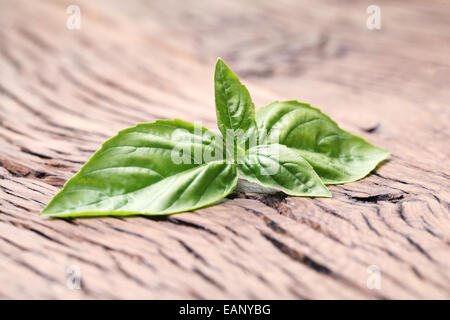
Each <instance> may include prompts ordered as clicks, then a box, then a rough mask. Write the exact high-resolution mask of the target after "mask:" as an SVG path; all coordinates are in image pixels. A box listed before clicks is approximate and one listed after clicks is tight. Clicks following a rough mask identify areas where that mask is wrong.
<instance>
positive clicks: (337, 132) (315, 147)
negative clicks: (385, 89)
mask: <svg viewBox="0 0 450 320" xmlns="http://www.w3.org/2000/svg"><path fill="white" fill-rule="evenodd" d="M256 121H257V124H258V130H260V133H259V135H260V140H264V138H265V137H268V138H267V139H266V140H267V141H266V142H265V143H280V144H283V145H285V146H287V147H290V148H294V149H295V150H297V151H298V152H299V153H300V155H301V156H302V157H303V158H304V159H305V160H307V161H308V162H309V163H310V164H311V166H312V167H313V168H314V170H315V171H316V172H317V174H318V175H319V176H320V178H321V179H322V180H323V182H324V183H326V184H339V183H346V182H352V181H356V180H359V179H361V178H363V177H365V176H366V175H367V174H369V173H370V172H371V171H372V170H373V169H374V168H375V167H376V166H377V164H378V163H379V162H381V161H382V160H384V159H386V158H387V157H388V156H389V152H388V151H386V150H383V149H381V148H378V147H376V146H374V145H372V144H370V143H368V142H367V141H365V140H364V139H363V138H361V137H358V136H355V135H353V134H351V133H349V132H347V131H344V130H342V129H341V128H339V126H338V125H337V124H336V123H335V122H334V121H333V120H331V119H330V118H329V117H328V116H326V115H325V114H323V113H322V112H320V110H319V109H316V108H313V107H311V106H310V105H308V104H305V103H300V102H298V101H284V102H279V101H275V102H273V103H271V104H269V105H267V106H265V107H262V108H260V109H258V111H257V112H256Z"/></svg>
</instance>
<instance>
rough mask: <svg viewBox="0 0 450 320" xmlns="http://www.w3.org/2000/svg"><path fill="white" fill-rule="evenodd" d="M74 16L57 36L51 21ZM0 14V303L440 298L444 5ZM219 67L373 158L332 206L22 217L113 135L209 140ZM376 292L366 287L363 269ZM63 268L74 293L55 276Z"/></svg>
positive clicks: (32, 6) (448, 291)
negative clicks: (294, 106)
mask: <svg viewBox="0 0 450 320" xmlns="http://www.w3.org/2000/svg"><path fill="white" fill-rule="evenodd" d="M70 4H77V5H79V6H80V8H81V19H82V21H81V30H73V31H71V30H68V29H67V28H66V19H67V17H68V15H67V13H66V8H67V6H68V5H70ZM370 4H372V1H370V3H369V2H368V1H339V4H337V3H336V2H335V1H331V0H330V1H320V2H319V1H314V2H307V1H294V0H292V1H279V2H276V1H258V2H254V1H237V0H236V1H234V0H233V1H231V0H228V1H201V0H197V1H182V2H179V1H175V0H161V1H106V0H104V1H98V0H96V1H74V3H72V2H66V1H12V0H0V150H1V151H0V162H1V166H0V199H1V200H0V297H1V298H150V299H159V298H168V299H173V298H220V299H221V298H369V299H370V298H446V299H448V298H450V214H449V207H450V193H449V187H450V182H449V178H450V171H449V169H450V167H449V142H450V139H449V138H450V131H449V118H450V106H449V104H450V54H449V53H450V32H449V30H450V20H449V16H450V3H449V2H446V1H425V0H424V1H378V2H377V4H378V5H379V6H380V7H381V14H382V29H381V30H379V31H370V30H368V29H367V28H366V26H365V22H366V18H367V14H366V8H367V6H368V5H370ZM217 56H221V57H223V58H224V59H225V60H226V61H227V62H228V63H229V64H230V66H231V67H232V68H233V69H234V70H235V71H236V72H237V73H238V74H239V75H240V76H241V78H242V79H243V81H244V82H245V83H246V84H247V86H248V88H249V90H250V92H251V93H252V96H253V98H254V100H255V102H256V104H257V106H261V105H263V104H266V103H268V102H270V101H271V100H275V99H286V98H293V99H299V100H302V101H306V102H310V103H311V104H312V105H314V106H317V107H320V108H321V109H322V110H324V111H325V112H326V113H328V114H330V115H331V116H332V117H333V118H335V119H336V120H337V121H338V122H339V123H340V124H341V126H342V127H344V128H345V129H348V130H350V131H352V132H354V133H356V134H359V135H362V136H364V137H365V138H367V139H368V140H369V141H371V142H373V143H375V144H377V145H380V146H382V147H384V148H386V149H389V150H390V151H391V152H392V156H391V157H390V158H389V160H388V161H387V162H386V163H385V164H384V165H383V166H381V167H380V168H379V169H378V170H377V171H376V172H375V173H374V174H372V175H370V176H369V177H368V178H366V179H364V180H362V181H359V182H355V183H351V184H346V185H342V186H332V187H331V188H330V189H331V191H332V193H333V196H334V197H333V198H332V199H308V198H291V197H277V196H266V197H262V196H257V195H252V194H242V193H240V194H234V195H233V196H231V197H230V199H228V200H227V201H225V202H224V203H222V204H220V205H217V206H214V207H210V208H206V209H202V210H198V211H196V212H193V213H183V214H178V215H174V216H171V217H168V218H167V217H165V218H158V219H153V218H145V217H135V218H126V219H119V218H104V219H79V220H51V219H44V218H43V217H41V216H40V214H39V211H40V210H41V209H42V208H43V206H44V205H45V204H46V203H47V202H48V201H49V200H50V199H51V197H52V196H53V195H54V194H55V193H56V192H57V191H58V190H59V189H60V188H61V186H62V185H63V183H64V182H65V181H66V180H67V179H68V178H70V177H71V176H72V175H73V174H74V173H75V172H76V171H77V170H78V169H79V168H80V166H81V165H82V164H83V163H84V162H85V161H86V160H87V159H88V158H89V157H90V156H91V155H92V153H93V152H94V151H95V150H96V149H97V148H99V146H100V145H101V143H102V142H103V141H104V140H105V139H107V138H108V137H110V136H112V135H114V134H115V133H116V132H117V131H118V130H119V129H123V128H125V127H128V126H132V125H134V124H135V123H138V122H149V121H152V120H154V119H159V118H174V117H177V118H181V119H184V120H187V121H202V123H203V125H205V126H207V127H209V128H211V129H215V128H216V125H215V111H214V101H213V87H212V78H213V75H212V72H213V64H214V62H215V59H216V58H217ZM373 265H375V266H378V267H379V268H380V271H381V288H380V290H369V289H368V288H367V286H366V282H367V279H368V278H369V276H370V273H369V272H368V268H369V266H373ZM70 266H78V267H79V268H80V270H81V280H82V288H81V290H71V289H69V288H68V287H67V285H66V281H67V275H66V270H67V268H68V267H70Z"/></svg>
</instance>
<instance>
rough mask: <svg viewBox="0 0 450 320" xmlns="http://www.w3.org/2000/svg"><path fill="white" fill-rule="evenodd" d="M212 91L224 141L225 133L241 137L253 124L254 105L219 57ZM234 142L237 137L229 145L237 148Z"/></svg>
mask: <svg viewBox="0 0 450 320" xmlns="http://www.w3.org/2000/svg"><path fill="white" fill-rule="evenodd" d="M214 93H215V100H216V113H217V126H218V127H219V130H220V132H221V133H222V136H223V138H224V140H225V141H226V140H227V133H228V138H230V135H232V136H231V137H233V136H234V137H242V136H243V135H244V134H245V132H246V131H247V130H248V129H249V128H251V127H254V126H255V105H254V104H253V102H252V99H251V97H250V94H249V92H248V90H247V88H246V87H245V86H244V85H242V84H241V82H240V81H239V79H238V77H237V76H236V75H235V74H234V73H233V71H231V69H230V68H229V67H228V66H227V65H226V64H225V62H223V60H222V59H220V58H219V59H218V60H217V63H216V70H215V73H214ZM227 131H228V132H227ZM244 143H245V142H244ZM236 144H237V138H233V143H232V145H231V146H232V147H236V148H237V145H236ZM234 153H235V154H236V152H234Z"/></svg>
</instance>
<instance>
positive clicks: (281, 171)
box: [238, 144, 331, 197]
mask: <svg viewBox="0 0 450 320" xmlns="http://www.w3.org/2000/svg"><path fill="white" fill-rule="evenodd" d="M246 155H247V156H246V158H245V159H244V161H243V163H240V164H239V166H238V167H239V173H240V175H241V176H242V177H244V178H245V179H246V180H248V181H250V182H253V183H257V184H260V185H262V186H264V187H268V188H274V189H278V190H281V191H283V192H284V193H286V194H288V195H291V196H312V197H331V193H330V191H329V190H328V189H327V187H326V186H325V185H324V184H323V183H322V181H321V180H320V178H319V176H318V175H317V174H316V172H314V169H313V168H312V167H311V166H310V165H309V163H308V162H307V161H306V160H304V159H303V158H302V157H301V155H300V153H299V152H298V151H296V150H295V149H291V148H288V147H286V146H283V145H280V144H271V145H262V146H256V147H252V148H250V149H249V150H248V151H247V153H246Z"/></svg>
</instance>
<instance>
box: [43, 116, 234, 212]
mask: <svg viewBox="0 0 450 320" xmlns="http://www.w3.org/2000/svg"><path fill="white" fill-rule="evenodd" d="M237 180H238V176H237V170H236V166H235V165H233V164H228V163H227V162H226V159H224V154H223V143H222V141H221V139H220V137H218V136H217V135H215V134H214V133H212V132H211V131H208V130H207V129H206V128H203V127H201V126H197V125H195V126H194V125H193V124H191V123H188V122H184V121H181V120H177V119H176V120H159V121H156V122H153V123H145V124H139V125H137V126H136V127H133V128H129V129H126V130H123V131H121V132H120V133H119V134H118V135H116V136H115V137H113V138H111V139H110V140H108V141H107V142H105V143H104V144H103V146H102V148H101V149H100V150H99V151H97V152H96V153H95V154H94V155H93V156H92V158H91V159H90V160H89V161H88V162H87V163H86V164H85V165H84V166H83V168H82V169H81V170H80V172H79V173H77V174H76V175H75V176H74V177H72V178H71V179H70V180H69V181H68V182H67V183H66V184H65V186H64V188H63V189H62V190H61V191H60V192H59V193H58V194H57V195H56V196H55V197H54V198H53V199H52V201H51V202H50V203H49V204H48V206H47V207H46V208H45V209H44V210H43V211H42V213H43V214H45V215H49V216H55V217H77V216H101V215H120V216H125V215H136V214H148V215H153V214H170V213H176V212H183V211H189V210H193V209H197V208H200V207H203V206H206V205H208V204H211V203H213V202H216V201H217V200H219V199H222V198H223V197H225V196H226V195H228V194H229V193H230V192H231V191H233V189H234V188H235V186H236V183H237Z"/></svg>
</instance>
